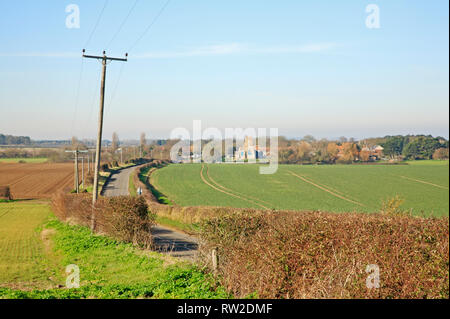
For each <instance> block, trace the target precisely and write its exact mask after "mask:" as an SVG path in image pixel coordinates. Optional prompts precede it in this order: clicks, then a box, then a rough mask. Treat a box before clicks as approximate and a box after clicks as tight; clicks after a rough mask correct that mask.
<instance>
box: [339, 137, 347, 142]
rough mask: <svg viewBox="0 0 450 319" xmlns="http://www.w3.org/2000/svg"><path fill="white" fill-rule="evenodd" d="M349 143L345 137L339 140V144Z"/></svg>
mask: <svg viewBox="0 0 450 319" xmlns="http://www.w3.org/2000/svg"><path fill="white" fill-rule="evenodd" d="M347 142H348V140H347V138H346V137H345V136H341V137H340V138H339V143H341V144H344V143H347Z"/></svg>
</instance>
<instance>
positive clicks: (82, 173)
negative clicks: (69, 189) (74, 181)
mask: <svg viewBox="0 0 450 319" xmlns="http://www.w3.org/2000/svg"><path fill="white" fill-rule="evenodd" d="M88 158H89V157H88ZM81 188H82V189H83V190H84V157H82V158H81Z"/></svg>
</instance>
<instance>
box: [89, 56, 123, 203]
mask: <svg viewBox="0 0 450 319" xmlns="http://www.w3.org/2000/svg"><path fill="white" fill-rule="evenodd" d="M84 52H85V50H84V49H83V58H88V59H96V60H99V61H101V62H102V65H103V68H102V80H101V87H100V112H99V115H98V130H97V147H96V150H95V165H94V187H93V191H92V204H95V202H96V201H97V197H98V171H99V169H100V152H101V151H102V131H103V109H104V106H105V84H106V83H105V82H106V64H107V63H108V61H122V62H126V61H128V53H125V59H122V58H111V57H107V56H106V52H105V51H103V56H95V55H85V54H84Z"/></svg>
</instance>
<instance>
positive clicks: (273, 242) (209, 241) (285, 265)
mask: <svg viewBox="0 0 450 319" xmlns="http://www.w3.org/2000/svg"><path fill="white" fill-rule="evenodd" d="M201 238H202V246H201V251H202V256H203V260H204V264H205V265H206V266H209V267H210V266H211V265H210V260H211V258H210V256H211V255H210V252H211V249H212V248H217V251H218V255H219V267H218V270H217V272H218V275H219V277H220V278H222V283H223V285H224V286H225V287H226V288H227V289H228V290H229V291H230V292H232V293H233V294H234V295H235V296H236V297H245V296H248V295H250V294H255V293H256V295H258V296H259V297H260V298H448V297H449V269H448V265H449V264H448V262H449V221H448V218H445V219H424V218H413V217H404V216H403V217H398V216H396V217H392V216H384V215H381V214H358V213H351V214H350V213H344V214H333V213H323V212H261V211H246V212H239V213H234V214H231V215H226V216H221V217H216V218H212V219H209V220H207V221H204V222H203V225H202V233H201ZM371 264H376V265H378V266H379V269H380V288H379V289H369V288H367V287H366V279H367V276H368V273H366V267H367V266H368V265H371Z"/></svg>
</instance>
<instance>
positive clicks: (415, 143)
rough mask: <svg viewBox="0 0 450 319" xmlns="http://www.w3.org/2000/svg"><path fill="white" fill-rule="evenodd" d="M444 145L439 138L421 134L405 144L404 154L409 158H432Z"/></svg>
mask: <svg viewBox="0 0 450 319" xmlns="http://www.w3.org/2000/svg"><path fill="white" fill-rule="evenodd" d="M442 146H443V145H442V144H441V142H440V141H439V140H438V139H437V138H433V137H429V136H419V137H417V138H415V139H413V140H412V141H411V142H410V143H408V144H407V145H406V146H405V148H404V150H403V155H404V156H405V158H407V159H432V158H433V154H434V152H435V151H436V150H437V149H439V148H442Z"/></svg>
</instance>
